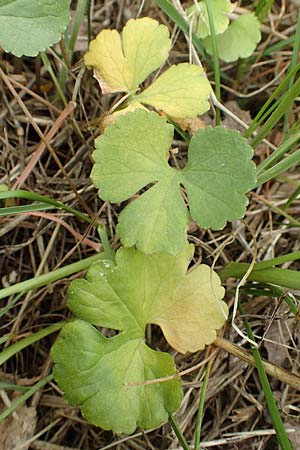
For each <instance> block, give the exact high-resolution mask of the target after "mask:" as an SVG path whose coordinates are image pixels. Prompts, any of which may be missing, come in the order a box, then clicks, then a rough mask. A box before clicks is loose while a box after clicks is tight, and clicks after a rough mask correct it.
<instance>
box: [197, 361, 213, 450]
mask: <svg viewBox="0 0 300 450" xmlns="http://www.w3.org/2000/svg"><path fill="white" fill-rule="evenodd" d="M210 369H211V361H209V362H208V363H207V366H206V371H205V376H204V380H203V383H202V386H201V392H200V399H199V408H198V414H197V423H196V430H195V444H194V450H199V448H200V439H201V428H202V422H203V410H204V402H205V394H206V390H207V385H208V379H209V374H210Z"/></svg>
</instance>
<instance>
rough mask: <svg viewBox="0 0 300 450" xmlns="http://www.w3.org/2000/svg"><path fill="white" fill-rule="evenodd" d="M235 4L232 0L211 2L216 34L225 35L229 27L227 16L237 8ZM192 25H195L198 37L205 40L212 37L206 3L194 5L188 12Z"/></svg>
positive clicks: (214, 0) (201, 2)
mask: <svg viewBox="0 0 300 450" xmlns="http://www.w3.org/2000/svg"><path fill="white" fill-rule="evenodd" d="M235 5H236V4H235V3H231V2H230V0H213V1H212V2H211V9H212V15H213V21H214V28H215V33H216V34H221V33H224V31H225V30H226V28H227V27H228V25H229V18H228V16H227V14H229V13H231V12H232V11H233V10H234V8H235ZM187 14H188V15H189V17H190V19H191V21H192V23H193V24H194V30H195V33H196V35H197V36H198V37H199V38H200V39H203V38H205V37H206V36H210V26H209V19H208V13H207V8H206V4H205V2H204V1H203V0H202V1H200V2H198V3H196V4H195V5H192V6H191V7H190V8H188V10H187Z"/></svg>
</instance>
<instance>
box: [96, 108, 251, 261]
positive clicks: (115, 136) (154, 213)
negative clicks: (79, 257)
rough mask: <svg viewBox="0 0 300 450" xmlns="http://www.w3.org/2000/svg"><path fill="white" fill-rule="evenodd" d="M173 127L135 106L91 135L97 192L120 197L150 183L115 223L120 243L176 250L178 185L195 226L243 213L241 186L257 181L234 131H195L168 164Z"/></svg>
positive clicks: (180, 220)
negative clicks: (179, 160)
mask: <svg viewBox="0 0 300 450" xmlns="http://www.w3.org/2000/svg"><path fill="white" fill-rule="evenodd" d="M172 134H173V127H172V126H171V125H170V124H167V123H166V121H165V119H164V118H162V117H159V116H157V115H156V114H154V113H150V112H146V111H142V110H137V111H135V112H133V113H128V114H126V116H123V117H119V118H118V119H117V120H116V122H115V124H113V125H111V126H110V127H108V128H107V129H106V130H105V133H104V134H103V135H102V136H100V137H99V138H98V139H97V140H96V150H95V152H94V154H93V157H94V160H95V165H94V167H93V170H92V179H93V182H94V185H95V186H96V187H98V188H99V189H100V190H99V195H100V197H101V198H103V199H104V200H109V201H112V202H121V201H123V200H127V199H128V198H130V197H131V196H132V195H134V194H135V193H137V192H138V191H139V190H140V189H141V188H143V187H145V186H147V185H148V184H149V183H155V184H154V186H152V187H151V188H150V189H149V190H148V191H147V192H145V193H142V194H141V195H140V197H139V198H138V199H136V200H134V201H133V202H131V203H130V204H129V205H128V206H127V207H126V208H125V209H124V210H123V211H122V213H121V214H120V216H119V224H118V227H117V233H118V234H119V236H120V237H121V240H122V243H123V245H125V246H132V245H135V244H136V245H137V247H138V248H140V249H141V250H142V251H144V252H145V253H154V252H158V251H166V252H168V253H171V254H176V253H177V252H178V251H180V249H181V248H182V247H183V245H184V242H185V240H186V236H185V229H186V227H187V225H188V221H189V219H188V211H187V209H186V206H185V204H184V201H183V198H182V196H181V192H180V185H183V186H184V187H185V188H186V191H187V194H188V199H189V207H190V213H191V216H192V218H193V219H195V220H196V222H197V223H198V225H199V226H201V227H204V228H213V229H221V228H222V227H224V226H225V224H226V222H227V221H228V220H231V221H232V220H235V219H239V218H240V217H242V216H243V214H244V213H245V209H246V204H247V197H246V195H245V193H246V192H248V191H249V190H250V189H252V188H253V187H254V186H255V182H256V180H255V166H254V164H253V163H252V161H251V158H252V154H253V151H252V148H251V147H250V146H249V145H248V144H247V142H246V140H245V139H243V138H241V137H240V135H239V134H238V133H237V132H236V131H232V130H228V129H225V128H222V127H216V128H210V127H209V128H206V129H202V130H198V131H197V133H196V134H195V135H194V136H193V138H192V140H191V143H190V146H189V153H188V163H187V165H186V167H185V168H184V169H183V170H177V169H175V168H173V167H171V166H170V165H169V164H168V150H169V148H170V145H171V141H172Z"/></svg>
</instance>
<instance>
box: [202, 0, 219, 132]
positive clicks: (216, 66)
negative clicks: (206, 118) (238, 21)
mask: <svg viewBox="0 0 300 450" xmlns="http://www.w3.org/2000/svg"><path fill="white" fill-rule="evenodd" d="M205 5H206V9H207V14H208V20H209V28H210V38H211V43H212V50H213V63H214V75H215V94H216V98H217V100H218V101H219V102H220V101H221V82H220V66H219V53H218V45H217V38H216V31H215V24H214V18H213V14H212V9H211V4H210V0H205ZM220 121H221V111H220V109H219V108H217V110H216V125H220Z"/></svg>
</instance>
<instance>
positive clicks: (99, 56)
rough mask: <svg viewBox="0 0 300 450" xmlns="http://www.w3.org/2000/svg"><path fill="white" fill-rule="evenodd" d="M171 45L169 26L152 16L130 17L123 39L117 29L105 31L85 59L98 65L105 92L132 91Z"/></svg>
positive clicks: (160, 60)
mask: <svg viewBox="0 0 300 450" xmlns="http://www.w3.org/2000/svg"><path fill="white" fill-rule="evenodd" d="M170 47H171V40H170V38H169V30H168V28H167V27H166V26H165V25H159V23H158V22H157V21H156V20H154V19H151V18H149V17H143V18H142V19H136V20H134V19H130V20H129V21H128V22H127V24H126V26H125V27H124V28H123V33H122V40H121V36H120V34H119V33H118V32H117V31H116V30H102V31H101V32H100V33H99V34H98V36H97V37H96V39H94V40H93V41H92V42H91V43H90V47H89V51H88V52H87V54H86V55H85V57H84V62H85V64H86V65H87V66H92V67H94V69H95V76H96V78H97V79H98V81H99V84H100V86H101V89H102V92H103V93H104V94H105V93H109V92H130V91H135V90H136V89H137V88H138V86H139V84H140V83H142V82H143V81H144V80H145V79H146V78H147V76H148V75H150V73H151V72H153V71H154V70H156V69H158V68H159V67H160V66H161V65H162V64H163V63H164V62H165V60H166V59H167V57H168V54H169V50H170Z"/></svg>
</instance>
